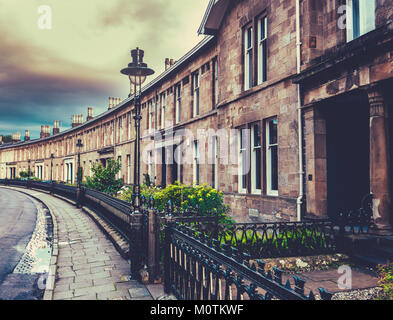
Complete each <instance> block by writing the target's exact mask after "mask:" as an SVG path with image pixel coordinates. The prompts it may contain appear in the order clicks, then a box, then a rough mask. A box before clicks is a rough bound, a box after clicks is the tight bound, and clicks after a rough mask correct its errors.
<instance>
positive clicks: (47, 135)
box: [45, 125, 50, 137]
mask: <svg viewBox="0 0 393 320" xmlns="http://www.w3.org/2000/svg"><path fill="white" fill-rule="evenodd" d="M45 137H50V126H49V125H46V126H45Z"/></svg>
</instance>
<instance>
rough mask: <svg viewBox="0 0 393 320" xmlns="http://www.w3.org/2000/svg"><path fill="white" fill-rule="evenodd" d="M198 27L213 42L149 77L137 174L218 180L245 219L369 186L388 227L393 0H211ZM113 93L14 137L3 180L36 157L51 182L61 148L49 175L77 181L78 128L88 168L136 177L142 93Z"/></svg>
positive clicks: (295, 213)
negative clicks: (104, 105) (33, 135)
mask: <svg viewBox="0 0 393 320" xmlns="http://www.w3.org/2000/svg"><path fill="white" fill-rule="evenodd" d="M198 32H199V33H200V34H202V35H204V38H203V40H202V41H201V42H200V43H199V44H198V45H197V46H196V47H194V48H193V49H192V50H191V51H190V52H188V53H186V54H185V55H184V56H183V57H181V58H180V59H179V60H178V61H176V62H173V61H172V62H171V60H169V59H167V60H166V62H165V64H166V70H165V71H164V72H163V73H162V74H160V75H158V76H157V77H156V78H154V79H153V80H151V81H150V82H149V83H148V84H147V85H145V86H144V88H143V92H142V117H143V118H142V132H143V137H142V139H143V140H142V150H143V155H142V158H143V159H144V161H143V162H142V170H141V174H143V173H145V174H146V173H148V174H149V176H150V178H151V180H152V182H154V183H155V184H156V185H166V184H170V183H173V182H174V181H181V182H183V183H186V184H189V183H194V182H197V183H200V184H201V183H207V184H209V185H212V186H214V187H215V188H217V189H219V190H221V191H223V192H224V194H225V201H226V202H227V203H228V204H229V205H230V207H231V212H232V215H233V216H234V217H235V219H237V220H238V221H250V220H258V219H263V220H266V219H271V220H279V219H290V220H296V219H300V218H302V217H304V216H316V217H326V216H328V215H330V216H332V215H335V214H337V212H339V211H340V210H350V209H357V208H359V206H360V202H361V199H362V197H363V196H364V195H366V194H368V193H370V192H371V193H373V195H374V207H373V212H374V218H375V220H376V221H377V222H378V223H379V225H380V226H381V227H386V226H388V225H389V224H390V223H391V218H392V206H391V188H392V168H391V159H392V149H393V148H392V139H389V136H392V128H393V125H392V124H391V121H390V122H389V121H388V115H389V113H390V114H392V105H393V103H392V92H393V90H392V89H393V3H392V2H391V1H389V0H325V1H319V0H211V1H210V3H209V5H208V8H207V10H206V13H205V15H204V17H203V19H202V23H201V26H200V28H199V30H198ZM146 60H147V61H148V54H147V56H146ZM121 67H122V66H120V65H119V68H121ZM113 100H114V101H113ZM110 103H111V104H112V105H111V108H109V109H108V111H106V112H104V113H102V114H100V115H98V116H95V117H93V114H92V110H91V109H90V110H89V113H88V118H87V121H85V122H83V119H82V118H83V117H80V116H75V117H74V125H73V127H72V128H71V129H68V130H65V131H63V132H59V130H58V122H55V126H54V130H53V134H52V135H51V134H50V133H49V129H48V128H47V127H43V133H42V134H41V136H42V137H41V138H40V139H36V140H29V139H28V137H27V139H25V141H18V138H19V137H18V135H15V137H14V138H15V141H14V143H13V144H3V145H2V146H1V147H0V177H1V178H6V177H7V178H14V177H17V176H18V174H19V172H20V171H27V168H28V167H31V170H32V171H33V172H34V173H35V175H36V176H37V177H39V178H41V179H43V180H46V179H49V178H50V171H51V157H50V156H51V154H53V155H54V159H53V169H52V170H53V172H52V174H53V179H54V180H57V181H64V182H71V183H74V182H75V179H76V178H75V177H76V170H75V167H76V164H77V160H76V159H77V151H78V150H77V149H78V148H77V147H76V143H77V140H78V139H82V143H83V147H82V148H81V166H82V168H83V172H84V175H85V176H87V175H90V174H91V167H92V165H93V164H94V163H96V162H100V163H102V164H103V165H105V164H106V162H107V160H108V159H115V160H119V161H120V162H121V171H120V173H119V177H121V178H123V181H124V183H126V184H131V183H132V181H133V172H134V171H133V162H134V161H133V160H134V154H133V144H134V143H135V140H134V136H135V130H134V129H135V127H134V120H133V96H132V95H131V96H130V97H129V98H127V99H125V100H118V99H110ZM245 129H249V130H245ZM209 130H210V131H209ZM185 132H187V134H185ZM200 132H213V134H208V135H207V136H206V135H205V136H204V137H202V135H201V134H199V133H200ZM214 132H216V133H218V132H219V133H220V134H217V135H215V134H214ZM190 136H191V138H189V137H190ZM244 136H248V137H249V139H246V138H244ZM244 141H245V143H244ZM247 141H248V143H247ZM180 146H181V148H179V147H180ZM176 150H177V151H176ZM224 153H225V154H228V156H227V157H224V156H223V154H224ZM204 155H209V156H206V157H205V158H208V160H206V159H205V161H202V160H201V159H202V158H203V156H204ZM180 158H184V159H186V158H187V161H185V160H184V161H183V162H181V161H178V160H179V159H180ZM174 159H175V160H174ZM142 179H143V178H142Z"/></svg>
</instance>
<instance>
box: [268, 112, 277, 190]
mask: <svg viewBox="0 0 393 320" xmlns="http://www.w3.org/2000/svg"><path fill="white" fill-rule="evenodd" d="M274 121H276V126H277V142H276V143H271V142H270V125H271V123H272V122H274ZM265 128H266V130H265V135H266V137H265V142H266V157H265V162H266V194H267V195H269V196H275V197H277V196H278V195H279V183H278V165H279V159H278V145H279V139H278V138H279V135H278V120H277V118H276V117H274V118H270V119H266V125H265ZM272 148H276V149H277V151H276V152H277V190H275V189H272V182H273V181H272V159H271V158H272Z"/></svg>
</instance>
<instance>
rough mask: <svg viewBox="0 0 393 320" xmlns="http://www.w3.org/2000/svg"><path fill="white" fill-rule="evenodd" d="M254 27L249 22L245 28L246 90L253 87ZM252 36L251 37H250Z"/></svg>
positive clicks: (244, 60)
mask: <svg viewBox="0 0 393 320" xmlns="http://www.w3.org/2000/svg"><path fill="white" fill-rule="evenodd" d="M250 30H251V31H250ZM253 32H254V28H253V26H252V24H248V25H247V26H245V27H244V28H243V71H244V78H243V81H244V86H243V87H244V91H247V90H250V89H251V88H252V87H253V84H254V83H253V79H254V77H253V70H254V67H253V66H254V55H253V53H254V52H253V50H254V34H253ZM249 37H251V39H249Z"/></svg>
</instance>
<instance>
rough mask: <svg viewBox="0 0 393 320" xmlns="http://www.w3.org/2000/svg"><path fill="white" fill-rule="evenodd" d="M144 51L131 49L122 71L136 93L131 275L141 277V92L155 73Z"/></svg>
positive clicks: (136, 277) (135, 277)
mask: <svg viewBox="0 0 393 320" xmlns="http://www.w3.org/2000/svg"><path fill="white" fill-rule="evenodd" d="M143 56H144V51H143V50H141V49H139V48H138V47H137V48H136V49H134V50H131V57H132V62H131V63H129V64H128V67H126V68H124V69H122V70H121V71H120V72H121V73H122V74H124V75H126V76H128V78H129V79H130V94H129V97H131V95H132V88H133V89H134V90H133V93H134V110H135V112H134V120H135V132H136V137H135V143H134V185H133V188H132V204H131V206H132V208H131V209H132V215H131V221H130V222H131V223H130V239H134V241H132V240H130V251H129V252H130V260H131V277H132V278H134V279H140V274H139V270H140V269H141V267H142V262H143V261H142V250H143V244H142V224H143V220H142V219H143V215H142V212H141V208H140V206H141V190H140V136H141V127H140V125H141V119H142V116H141V92H142V84H143V83H144V82H145V80H146V77H147V76H150V75H152V74H153V73H154V70H152V69H150V68H148V67H147V64H146V63H144V62H143Z"/></svg>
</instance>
